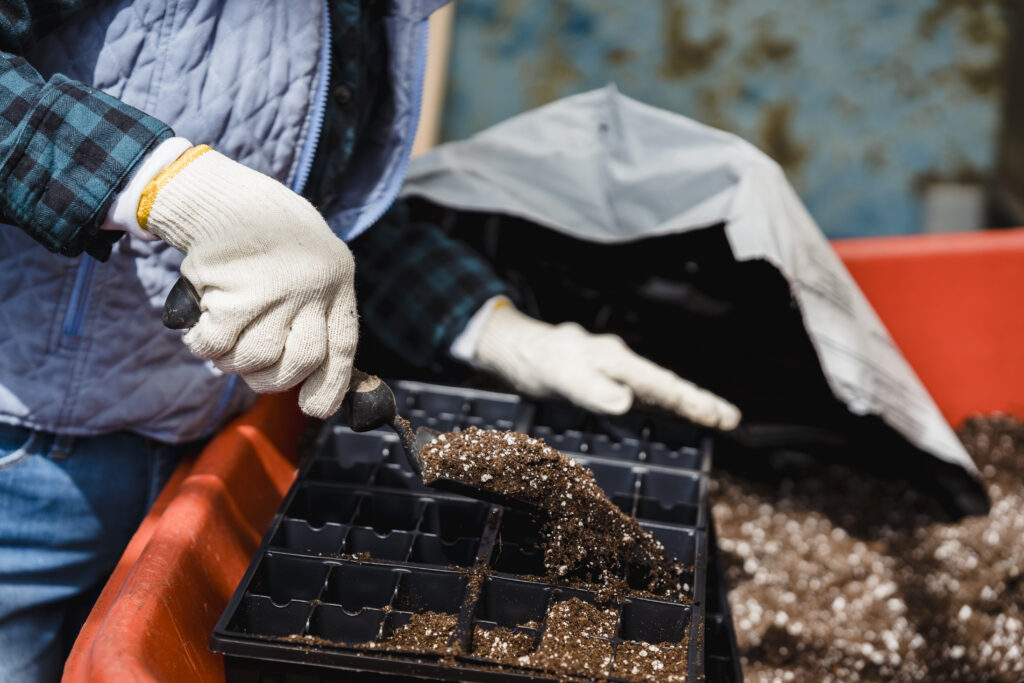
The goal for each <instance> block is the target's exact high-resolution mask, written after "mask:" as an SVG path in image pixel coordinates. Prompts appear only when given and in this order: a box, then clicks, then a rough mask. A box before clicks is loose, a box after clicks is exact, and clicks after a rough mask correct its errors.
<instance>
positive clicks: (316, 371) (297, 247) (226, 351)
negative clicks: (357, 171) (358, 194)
mask: <svg viewBox="0 0 1024 683" xmlns="http://www.w3.org/2000/svg"><path fill="white" fill-rule="evenodd" d="M138 219H139V224H140V225H141V226H142V228H143V229H145V230H148V231H150V232H152V233H153V234H155V235H157V236H158V237H160V238H162V239H164V240H165V241H167V242H168V243H169V244H171V245H172V246H174V247H176V248H177V249H179V250H180V251H182V252H184V254H185V260H184V262H183V263H182V265H181V272H182V275H184V276H185V277H186V278H188V279H189V280H190V281H191V282H192V284H193V285H195V288H196V290H197V291H198V292H199V296H200V301H201V307H202V311H203V313H202V316H201V317H200V318H199V323H198V324H197V325H196V326H195V327H193V328H192V329H191V330H190V331H189V332H188V333H187V334H186V335H185V344H186V345H187V346H188V348H189V350H191V351H192V353H194V354H195V355H197V356H199V357H200V358H207V359H210V360H212V361H213V362H214V365H216V366H217V367H218V368H220V369H221V370H223V371H225V372H232V373H236V374H239V375H241V376H242V377H243V378H244V379H245V381H246V383H247V384H248V385H249V386H250V387H252V388H253V390H255V391H258V392H263V393H268V392H276V391H284V390H286V389H289V388H291V387H293V386H295V385H297V384H298V383H299V382H302V383H303V384H302V390H301V391H300V393H299V406H300V407H301V408H302V410H303V411H304V412H305V413H307V414H309V415H312V416H314V417H321V418H325V417H328V416H330V415H331V414H333V413H334V412H335V411H337V410H338V407H339V406H340V405H341V400H342V398H343V397H344V395H345V392H346V390H347V389H348V384H349V378H350V376H351V372H352V359H353V357H354V355H355V350H356V341H357V336H358V320H357V317H356V300H355V288H354V284H353V278H354V276H355V265H354V263H353V259H352V254H351V253H350V252H349V250H348V247H346V246H345V243H344V242H342V241H341V240H340V239H338V237H336V236H335V235H334V233H332V232H331V230H330V228H328V227H327V223H325V222H324V219H323V218H322V217H321V216H320V214H319V213H318V212H317V210H316V209H315V208H314V207H313V205H312V204H310V203H309V202H307V201H306V200H305V199H303V198H302V197H300V196H299V195H297V194H295V193H294V192H292V191H291V190H289V189H288V188H287V187H285V186H284V185H282V184H281V183H279V182H277V181H276V180H274V179H272V178H270V177H268V176H266V175H263V174H262V173H258V172H256V171H253V170H252V169H250V168H247V167H245V166H243V165H242V164H239V163H237V162H234V161H232V160H231V159H228V158H227V157H225V156H223V155H221V154H218V153H217V152H214V151H213V150H211V149H210V148H209V147H206V146H205V145H203V146H199V147H193V148H192V149H190V150H189V151H187V152H185V154H183V155H182V156H181V157H179V158H178V159H177V160H176V161H175V162H174V163H172V164H171V165H170V166H168V167H167V168H166V169H165V170H164V171H163V172H162V173H160V174H159V175H158V176H157V177H156V178H154V179H153V180H152V181H151V182H150V183H149V184H148V185H147V186H146V189H145V190H144V191H143V193H142V198H141V200H140V202H139V209H138Z"/></svg>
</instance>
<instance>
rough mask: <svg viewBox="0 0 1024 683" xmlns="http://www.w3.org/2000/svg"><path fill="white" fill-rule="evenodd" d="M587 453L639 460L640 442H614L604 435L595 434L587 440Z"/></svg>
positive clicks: (626, 440) (628, 440)
mask: <svg viewBox="0 0 1024 683" xmlns="http://www.w3.org/2000/svg"><path fill="white" fill-rule="evenodd" d="M587 453H588V454H590V455H599V456H602V457H605V458H616V459H618V460H632V461H635V460H638V459H639V458H640V442H639V441H637V440H636V439H623V440H614V439H612V438H610V437H609V436H608V435H606V434H595V435H593V436H591V437H590V438H589V439H588V440H587Z"/></svg>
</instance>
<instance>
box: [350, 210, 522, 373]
mask: <svg viewBox="0 0 1024 683" xmlns="http://www.w3.org/2000/svg"><path fill="white" fill-rule="evenodd" d="M349 246H350V247H351V249H352V253H353V254H354V255H355V260H356V293H357V300H358V301H359V313H360V316H361V318H362V324H363V325H365V326H366V327H368V328H370V329H372V330H373V331H374V334H375V336H376V337H378V338H379V339H380V340H381V342H382V343H384V344H385V345H387V346H388V348H389V349H390V350H391V351H393V352H395V353H396V354H398V355H399V356H401V357H402V358H403V359H405V360H406V361H407V362H409V363H411V364H413V365H415V366H418V367H429V366H431V365H434V364H436V363H438V362H441V361H442V360H443V359H447V358H448V350H449V349H450V348H451V345H452V342H453V341H454V340H455V337H457V336H458V335H459V333H460V332H462V330H463V329H465V327H466V324H467V323H468V322H469V319H470V318H471V317H473V314H474V313H476V312H477V310H478V309H479V308H480V307H481V306H482V305H483V304H484V303H485V302H486V301H487V300H488V299H490V298H491V297H494V296H497V295H499V294H504V295H506V296H508V295H509V289H508V287H507V285H506V284H505V283H504V282H503V281H502V280H501V279H500V278H499V277H498V276H497V275H496V274H495V273H494V271H493V270H492V269H491V267H490V264H488V263H487V262H486V261H485V260H484V259H483V257H481V256H480V255H479V254H477V253H476V252H475V251H473V250H472V249H471V248H470V247H469V246H468V245H466V244H463V243H462V242H459V241H457V240H455V239H453V238H451V237H449V236H448V235H446V234H445V233H444V232H443V231H442V230H441V229H440V228H439V227H437V226H435V225H432V224H430V223H426V222H412V221H410V220H409V215H408V210H407V208H406V207H405V205H404V204H403V203H401V202H399V203H396V204H395V206H393V207H392V208H391V210H390V211H389V212H388V213H387V214H385V215H384V217H383V218H381V219H380V221H378V222H377V223H376V224H375V225H374V226H373V227H372V228H370V229H369V230H367V231H366V232H365V233H363V234H362V235H360V236H359V237H357V238H356V239H355V240H353V241H352V243H351V244H350V245H349Z"/></svg>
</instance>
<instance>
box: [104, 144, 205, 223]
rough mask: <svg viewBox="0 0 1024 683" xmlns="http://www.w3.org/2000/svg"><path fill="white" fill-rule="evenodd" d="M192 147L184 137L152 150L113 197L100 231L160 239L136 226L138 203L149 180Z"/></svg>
mask: <svg viewBox="0 0 1024 683" xmlns="http://www.w3.org/2000/svg"><path fill="white" fill-rule="evenodd" d="M191 148H192V143H191V142H189V141H188V140H186V139H185V138H181V137H174V138H170V139H167V140H164V141H163V142H161V143H160V144H159V145H157V146H156V147H154V148H153V149H151V150H150V151H149V152H148V153H147V154H146V156H145V157H144V158H143V159H142V161H141V162H140V163H139V164H138V166H137V167H136V169H135V171H134V172H133V173H132V176H131V177H130V178H129V179H128V182H127V183H126V184H125V186H124V189H122V190H121V192H119V193H118V194H117V196H116V197H115V198H114V201H113V202H112V203H111V205H110V208H109V209H108V210H107V215H106V217H105V219H104V221H103V223H102V225H100V229H101V230H122V231H124V232H127V233H129V234H130V235H132V236H134V237H137V238H139V239H141V240H144V241H147V242H153V241H156V240H158V239H160V238H159V237H157V236H156V235H154V234H152V233H151V232H149V231H147V230H145V228H144V227H143V226H142V225H141V224H140V223H139V220H138V207H139V200H140V199H141V197H142V193H143V191H144V190H145V188H146V186H147V185H148V184H149V183H150V181H152V180H153V178H155V177H157V176H158V175H160V173H161V172H162V171H163V170H164V169H166V168H167V167H168V166H170V165H171V164H172V163H174V161H175V160H176V159H178V158H179V157H180V156H181V155H182V154H184V153H185V152H186V151H188V150H189V149H191Z"/></svg>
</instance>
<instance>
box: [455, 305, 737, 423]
mask: <svg viewBox="0 0 1024 683" xmlns="http://www.w3.org/2000/svg"><path fill="white" fill-rule="evenodd" d="M473 363H474V365H476V366H477V367H480V368H482V369H485V370H490V371H492V372H494V373H497V374H498V375H499V376H501V377H503V378H504V379H506V380H507V381H508V382H509V383H511V384H512V386H514V387H515V388H516V389H517V390H519V391H522V392H523V393H525V394H529V395H531V396H537V397H544V396H551V395H557V396H562V397H564V398H567V399H568V400H570V401H572V402H573V403H575V404H576V405H579V406H581V407H583V408H586V409H588V410H592V411H594V412H599V413H610V414H613V415H619V414H622V413H625V412H626V411H628V410H629V409H630V406H632V404H633V401H634V399H636V400H637V401H640V402H643V403H649V404H653V405H657V406H659V407H661V408H665V409H667V410H670V411H672V412H674V413H676V414H678V415H681V416H682V417H685V418H688V419H690V420H693V421H694V422H696V423H698V424H702V425H706V426H708V427H717V428H718V429H732V428H733V427H735V426H736V425H737V424H738V423H739V420H740V412H739V410H737V409H736V406H734V405H732V404H731V403H729V402H728V401H725V400H723V399H721V398H719V397H718V396H715V395H714V394H712V393H710V392H708V391H704V390H703V389H701V388H699V387H697V386H696V385H694V384H692V383H691V382H687V381H686V380H684V379H682V378H681V377H679V376H678V375H676V374H674V373H672V372H670V371H668V370H666V369H664V368H662V367H660V366H658V365H655V364H654V363H652V362H650V361H649V360H646V359H644V358H641V357H640V356H638V355H637V354H635V353H633V351H631V350H630V349H629V347H628V346H626V343H625V342H623V341H622V339H620V338H619V337H616V336H615V335H610V334H605V335H595V334H591V333H589V332H587V331H586V330H584V329H583V328H582V327H580V326H579V325H577V324H575V323H563V324H561V325H549V324H547V323H545V322H541V321H539V320H535V319H533V318H530V317H529V316H527V315H524V314H523V313H520V312H519V311H518V310H516V308H515V307H514V306H512V304H510V303H508V302H507V301H503V302H499V303H498V304H497V305H496V308H495V309H494V310H493V311H492V312H491V314H490V317H489V318H488V319H487V322H486V323H484V327H483V330H482V332H481V333H480V338H479V341H478V343H477V347H476V351H475V356H474V358H473Z"/></svg>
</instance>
